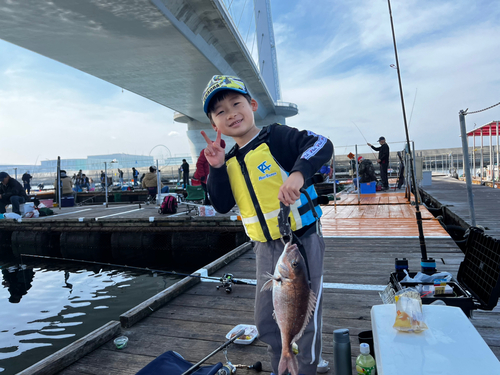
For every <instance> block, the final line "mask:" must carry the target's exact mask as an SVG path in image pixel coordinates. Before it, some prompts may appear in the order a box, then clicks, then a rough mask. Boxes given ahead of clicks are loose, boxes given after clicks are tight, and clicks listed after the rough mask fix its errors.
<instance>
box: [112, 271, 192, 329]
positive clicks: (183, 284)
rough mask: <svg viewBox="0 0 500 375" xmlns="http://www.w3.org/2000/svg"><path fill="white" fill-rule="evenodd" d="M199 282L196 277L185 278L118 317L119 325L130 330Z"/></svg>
mask: <svg viewBox="0 0 500 375" xmlns="http://www.w3.org/2000/svg"><path fill="white" fill-rule="evenodd" d="M199 282H200V279H199V278H198V277H185V278H184V279H182V280H181V281H179V282H177V283H175V284H174V285H171V286H170V287H168V288H167V289H165V290H164V291H162V292H160V293H158V294H156V295H154V296H153V297H151V298H149V299H147V300H146V301H144V302H143V303H141V304H140V305H138V306H136V307H133V308H132V309H130V310H128V311H127V312H125V313H123V314H122V315H120V323H121V325H122V327H123V328H130V327H132V326H133V325H134V324H135V323H137V322H138V321H139V320H141V319H143V318H145V317H146V316H148V315H150V314H151V313H152V312H153V311H155V310H157V309H159V308H160V307H161V306H163V305H165V304H166V303H167V302H169V301H171V300H172V299H173V298H175V297H177V296H178V295H180V294H182V293H183V292H184V291H185V290H187V289H189V288H191V287H192V286H193V285H196V284H197V283H199Z"/></svg>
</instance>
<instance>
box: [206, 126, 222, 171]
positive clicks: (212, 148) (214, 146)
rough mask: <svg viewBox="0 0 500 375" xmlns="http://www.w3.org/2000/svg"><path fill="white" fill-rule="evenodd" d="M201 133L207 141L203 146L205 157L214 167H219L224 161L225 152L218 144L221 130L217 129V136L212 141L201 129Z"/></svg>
mask: <svg viewBox="0 0 500 375" xmlns="http://www.w3.org/2000/svg"><path fill="white" fill-rule="evenodd" d="M201 135H202V136H203V138H205V141H207V147H206V148H205V157H206V158H207V161H208V163H209V164H210V165H211V166H212V167H214V168H220V167H222V166H223V165H224V163H225V152H224V149H223V148H222V147H221V145H220V140H221V132H220V130H217V138H215V141H214V142H212V141H211V140H210V138H208V135H207V134H206V133H205V132H204V131H203V130H202V131H201Z"/></svg>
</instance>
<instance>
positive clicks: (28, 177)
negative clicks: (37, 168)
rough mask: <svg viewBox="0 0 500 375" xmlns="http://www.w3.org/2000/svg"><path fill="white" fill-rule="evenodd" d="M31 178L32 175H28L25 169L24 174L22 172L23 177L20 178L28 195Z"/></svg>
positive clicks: (28, 172)
mask: <svg viewBox="0 0 500 375" xmlns="http://www.w3.org/2000/svg"><path fill="white" fill-rule="evenodd" d="M32 178H33V176H32V175H30V171H26V173H25V174H23V177H21V179H22V180H23V184H24V190H26V192H27V194H28V195H29V193H30V190H31V185H30V183H31V179H32Z"/></svg>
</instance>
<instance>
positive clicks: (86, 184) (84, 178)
mask: <svg viewBox="0 0 500 375" xmlns="http://www.w3.org/2000/svg"><path fill="white" fill-rule="evenodd" d="M81 187H82V189H83V188H87V192H88V191H89V190H90V181H89V178H88V177H87V176H86V175H85V173H83V174H82V184H81Z"/></svg>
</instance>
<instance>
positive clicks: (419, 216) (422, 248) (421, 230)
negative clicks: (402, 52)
mask: <svg viewBox="0 0 500 375" xmlns="http://www.w3.org/2000/svg"><path fill="white" fill-rule="evenodd" d="M387 4H388V6H389V15H390V18H391V30H392V41H393V43H394V56H395V58H396V68H397V73H398V83H399V96H400V97H401V108H402V110H403V120H404V125H405V132H406V144H407V145H408V154H409V157H410V168H411V177H412V181H411V183H412V186H413V191H414V192H415V194H416V191H417V184H416V182H415V169H414V168H413V163H412V159H413V158H412V154H411V150H410V134H409V133H408V123H407V122H406V110H405V102H404V98H403V84H402V82H401V69H400V66H399V59H398V50H397V47H396V33H395V32H394V23H393V21H392V10H391V1H390V0H387ZM415 217H416V220H417V227H418V237H419V241H420V251H421V253H422V262H421V265H422V268H423V262H424V261H425V262H426V261H427V248H426V246H425V238H424V228H423V226H422V214H421V212H420V209H419V206H418V199H415Z"/></svg>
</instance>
